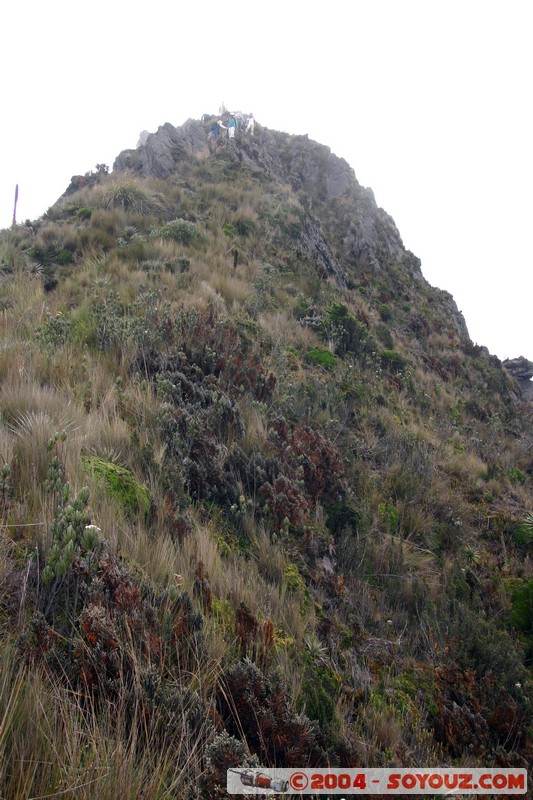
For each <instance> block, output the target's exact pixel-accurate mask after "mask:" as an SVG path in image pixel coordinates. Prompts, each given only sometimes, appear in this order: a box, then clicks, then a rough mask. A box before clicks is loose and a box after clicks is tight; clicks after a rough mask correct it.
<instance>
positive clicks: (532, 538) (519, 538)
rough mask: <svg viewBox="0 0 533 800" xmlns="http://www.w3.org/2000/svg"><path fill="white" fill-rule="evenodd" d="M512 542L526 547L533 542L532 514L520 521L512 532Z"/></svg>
mask: <svg viewBox="0 0 533 800" xmlns="http://www.w3.org/2000/svg"><path fill="white" fill-rule="evenodd" d="M513 542H514V543H515V544H516V545H518V546H520V547H521V546H524V545H525V546H526V547H527V545H529V544H531V543H532V542H533V514H528V516H527V517H526V518H525V519H524V520H522V522H521V523H520V525H519V526H518V527H517V528H515V530H514V531H513Z"/></svg>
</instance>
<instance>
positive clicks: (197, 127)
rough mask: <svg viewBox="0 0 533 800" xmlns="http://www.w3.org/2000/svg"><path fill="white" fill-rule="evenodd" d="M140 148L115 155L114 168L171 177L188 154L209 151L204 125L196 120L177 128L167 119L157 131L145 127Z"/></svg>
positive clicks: (189, 155)
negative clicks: (149, 130)
mask: <svg viewBox="0 0 533 800" xmlns="http://www.w3.org/2000/svg"><path fill="white" fill-rule="evenodd" d="M139 141H140V145H139V147H137V149H136V150H123V151H122V152H121V153H120V154H119V155H118V156H117V158H116V159H115V162H114V164H113V170H114V171H116V172H121V171H123V170H131V171H133V172H138V173H140V174H142V175H153V176H154V177H155V178H168V177H169V176H170V175H172V173H173V172H175V171H176V167H177V164H178V163H179V162H180V161H182V160H183V159H184V158H189V157H194V158H206V157H207V156H208V155H209V148H208V146H207V135H206V131H205V129H204V126H203V125H202V124H201V123H200V122H197V121H195V120H187V122H186V123H185V124H184V125H182V126H181V127H179V128H175V127H174V126H173V125H171V124H170V122H165V124H164V125H162V126H161V127H160V128H158V129H157V131H156V133H150V134H148V135H146V131H143V133H142V134H141V136H140V138H139Z"/></svg>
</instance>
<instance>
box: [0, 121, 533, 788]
mask: <svg viewBox="0 0 533 800" xmlns="http://www.w3.org/2000/svg"><path fill="white" fill-rule="evenodd" d="M219 121H220V122H221V123H222V124H221V125H218V123H219ZM236 121H237V124H236V125H235V126H234V125H233V122H232V116H231V115H229V114H227V113H226V114H223V115H222V116H221V117H220V118H209V117H204V118H203V119H202V120H188V121H187V122H186V123H185V124H184V125H182V126H180V127H174V126H173V125H171V124H169V123H166V124H164V125H162V126H161V127H160V128H159V129H158V130H157V131H156V132H155V133H148V132H146V131H143V133H142V134H141V136H140V137H139V144H138V147H137V148H136V149H134V150H125V151H123V152H122V153H120V154H119V155H118V156H117V158H116V160H115V163H114V164H113V165H112V169H111V170H110V169H109V167H108V166H107V165H105V164H98V165H97V166H96V169H95V171H94V172H90V173H88V174H86V175H78V176H74V177H73V178H72V179H71V181H70V184H69V185H68V187H67V188H66V190H65V193H64V194H63V195H62V197H61V198H60V199H59V200H58V202H57V203H56V204H54V206H53V207H52V208H50V209H49V210H48V211H47V212H46V214H44V215H43V217H41V218H40V219H38V220H35V221H33V222H31V223H30V222H28V223H26V224H24V225H19V226H16V225H14V226H13V227H12V228H10V229H9V230H5V231H3V232H1V233H0V308H1V311H2V314H1V324H2V331H3V345H2V348H1V349H0V442H1V447H0V452H1V456H2V458H1V461H0V642H1V648H0V683H1V686H2V692H1V693H0V720H1V723H0V731H1V732H2V735H1V736H0V795H1V796H2V797H6V798H18V797H20V798H22V797H30V796H31V797H37V796H49V797H54V796H59V794H61V795H62V796H65V795H66V796H72V797H76V798H81V799H82V800H83V799H84V798H92V797H100V798H114V799H115V798H124V800H130V798H134V797H146V798H151V797H158V798H168V799H169V800H170V798H180V799H181V798H183V800H217V798H223V797H226V796H227V792H226V788H225V787H226V779H227V771H228V769H234V770H237V773H236V774H238V775H244V777H245V780H249V781H252V780H258V778H257V775H258V774H259V770H260V768H261V770H262V771H263V773H262V774H264V773H265V771H266V773H267V774H268V771H269V769H270V768H272V767H288V768H294V769H301V768H303V767H309V766H312V767H322V766H327V765H334V766H337V767H342V768H344V769H346V770H350V769H353V770H355V769H356V768H375V767H387V768H400V767H417V768H418V767H424V768H427V769H429V768H432V767H438V766H440V767H442V766H448V767H452V766H454V767H461V768H469V767H472V766H476V767H480V768H485V767H487V768H488V767H497V768H498V769H502V770H503V769H504V768H505V769H513V770H526V771H527V770H528V769H530V765H531V763H532V762H533V680H532V678H533V675H532V668H533V558H532V555H533V492H532V487H533V456H532V453H533V447H532V444H533V442H532V437H533V433H532V425H531V422H532V404H531V400H530V394H529V392H528V390H529V389H530V383H531V381H530V378H531V375H532V372H533V370H532V364H531V362H529V361H528V360H527V359H526V358H523V357H521V358H517V359H512V360H510V361H507V362H505V364H502V363H501V362H500V361H499V360H498V359H497V358H496V357H494V356H491V355H490V353H489V352H488V350H487V349H486V348H485V347H483V346H478V345H476V344H474V343H473V342H472V341H471V339H470V336H469V334H468V329H467V325H466V322H465V320H464V318H463V316H462V314H461V313H460V312H459V310H458V308H457V306H456V303H455V301H454V299H453V297H452V296H451V295H450V294H449V293H447V292H445V291H442V290H440V289H437V288H435V287H432V286H431V285H430V284H429V283H428V281H427V280H426V279H425V278H424V275H423V265H422V264H421V263H420V260H419V259H418V258H417V257H416V256H415V255H414V254H413V253H411V252H409V251H408V250H406V248H405V247H404V245H403V243H402V239H401V236H400V233H399V232H398V230H397V228H396V225H395V224H394V221H393V219H392V218H391V217H390V216H389V215H388V214H387V213H386V212H385V211H384V210H383V209H381V208H379V207H378V206H377V204H376V202H375V199H374V196H373V193H372V191H371V190H370V189H367V188H364V187H362V186H360V184H359V183H358V181H357V179H356V176H355V173H354V170H353V169H352V167H351V166H350V165H349V164H348V163H347V162H346V161H345V160H343V159H342V158H338V157H337V156H335V155H334V154H332V152H331V151H330V149H329V148H328V147H327V146H325V145H322V144H319V143H317V142H314V141H312V140H310V139H309V138H308V137H307V136H291V135H288V134H286V133H280V132H277V131H273V130H269V129H268V128H267V127H265V126H263V125H261V124H259V123H255V125H254V126H253V130H252V127H250V128H249V129H248V132H246V119H245V118H243V119H241V120H240V122H241V124H238V123H239V118H238V117H237V120H236ZM217 125H218V127H217ZM230 134H231V135H230ZM443 235H445V234H444V232H443ZM243 770H245V772H244V773H243ZM520 774H523V773H520ZM254 776H255V777H254ZM532 778H533V776H532V775H531V773H530V774H529V780H530V781H531V779H532Z"/></svg>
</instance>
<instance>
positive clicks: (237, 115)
mask: <svg viewBox="0 0 533 800" xmlns="http://www.w3.org/2000/svg"><path fill="white" fill-rule="evenodd" d="M202 122H211V127H210V129H209V133H208V134H207V141H208V144H209V150H210V151H211V153H214V152H215V150H216V149H217V148H218V147H220V146H221V145H224V144H225V143H226V141H228V140H229V141H231V140H234V139H235V137H236V135H237V134H238V133H240V132H242V133H244V134H245V135H248V134H249V135H250V136H253V135H254V130H255V119H254V115H253V114H243V113H242V112H241V111H234V112H233V111H227V109H226V107H225V105H224V103H222V105H221V106H220V109H219V117H218V118H217V117H213V116H212V115H210V114H204V115H203V117H202ZM224 132H225V133H224Z"/></svg>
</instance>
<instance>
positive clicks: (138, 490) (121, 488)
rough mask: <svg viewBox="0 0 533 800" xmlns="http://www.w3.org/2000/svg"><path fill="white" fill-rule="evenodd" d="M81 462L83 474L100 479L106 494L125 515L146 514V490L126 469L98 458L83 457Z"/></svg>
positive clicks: (148, 507) (147, 493) (148, 503)
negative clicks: (114, 500)
mask: <svg viewBox="0 0 533 800" xmlns="http://www.w3.org/2000/svg"><path fill="white" fill-rule="evenodd" d="M82 461H83V468H84V470H85V472H86V473H87V474H88V475H94V476H95V477H96V478H98V479H100V480H101V481H102V483H103V485H104V488H105V491H106V492H107V494H108V495H109V496H110V497H114V498H115V499H116V500H118V501H119V502H120V503H121V505H122V506H123V508H124V510H125V512H126V513H127V514H129V515H130V516H134V515H136V514H147V513H148V511H149V509H150V494H149V492H148V489H147V488H146V486H144V485H143V484H142V483H139V482H138V481H137V480H136V479H135V477H134V475H133V473H131V472H130V471H129V470H128V469H125V468H124V467H119V466H118V464H112V463H111V462H110V461H105V460H104V459H103V458H99V457H98V456H90V457H89V456H85V457H84V458H83V459H82Z"/></svg>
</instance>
